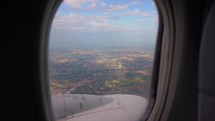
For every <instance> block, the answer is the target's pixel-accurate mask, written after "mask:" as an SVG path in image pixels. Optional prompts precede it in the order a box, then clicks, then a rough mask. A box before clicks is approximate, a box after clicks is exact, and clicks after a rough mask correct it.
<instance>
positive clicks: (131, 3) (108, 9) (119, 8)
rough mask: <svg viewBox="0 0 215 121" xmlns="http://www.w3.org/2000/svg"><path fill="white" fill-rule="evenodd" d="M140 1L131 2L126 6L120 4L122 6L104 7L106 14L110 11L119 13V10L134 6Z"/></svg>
mask: <svg viewBox="0 0 215 121" xmlns="http://www.w3.org/2000/svg"><path fill="white" fill-rule="evenodd" d="M139 3H140V1H132V2H130V3H127V4H122V5H109V6H107V7H106V10H105V11H106V12H111V11H119V10H124V9H127V8H128V7H129V6H130V5H134V4H139Z"/></svg>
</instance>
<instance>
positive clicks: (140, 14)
mask: <svg viewBox="0 0 215 121" xmlns="http://www.w3.org/2000/svg"><path fill="white" fill-rule="evenodd" d="M129 14H132V15H137V16H149V15H150V14H149V13H148V12H141V11H140V10H139V9H138V8H136V9H134V10H133V11H130V12H129Z"/></svg>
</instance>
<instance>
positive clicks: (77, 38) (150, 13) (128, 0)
mask: <svg viewBox="0 0 215 121" xmlns="http://www.w3.org/2000/svg"><path fill="white" fill-rule="evenodd" d="M157 30H158V13H157V8H156V6H155V4H154V1H152V0H65V1H63V2H62V4H61V5H60V6H59V9H58V11H57V12H56V15H55V18H54V20H53V24H52V27H51V33H50V40H49V82H50V92H51V95H52V103H53V108H54V113H55V117H56V120H59V121H61V120H62V121H65V120H66V121H73V120H74V121H85V120H90V121H110V120H111V121H139V120H140V119H141V118H142V117H143V114H144V112H145V111H146V109H147V104H148V99H149V93H150V90H151V87H150V85H151V76H152V67H153V59H154V52H155V44H156V38H157Z"/></svg>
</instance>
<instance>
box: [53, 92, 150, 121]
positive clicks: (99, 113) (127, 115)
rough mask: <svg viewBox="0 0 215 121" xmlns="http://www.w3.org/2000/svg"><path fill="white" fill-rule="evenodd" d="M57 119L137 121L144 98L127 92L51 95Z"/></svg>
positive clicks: (143, 109)
mask: <svg viewBox="0 0 215 121" xmlns="http://www.w3.org/2000/svg"><path fill="white" fill-rule="evenodd" d="M52 103H53V108H54V113H55V117H56V119H57V121H139V120H140V119H141V118H142V117H143V114H144V113H145V111H146V109H147V105H148V101H147V99H146V98H144V97H141V96H136V95H128V94H114V95H102V96H101V95H90V94H65V95H58V96H52Z"/></svg>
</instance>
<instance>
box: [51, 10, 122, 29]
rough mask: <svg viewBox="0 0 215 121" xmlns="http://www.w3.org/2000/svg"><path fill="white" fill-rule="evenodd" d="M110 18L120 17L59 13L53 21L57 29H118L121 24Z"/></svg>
mask: <svg viewBox="0 0 215 121" xmlns="http://www.w3.org/2000/svg"><path fill="white" fill-rule="evenodd" d="M110 19H118V17H117V16H113V17H107V16H84V15H79V14H69V15H59V16H56V17H55V19H54V22H53V27H54V28H55V29H67V30H86V31H92V30H104V31H106V30H116V29H118V28H119V26H117V25H114V24H111V23H110V22H109V20H110Z"/></svg>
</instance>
